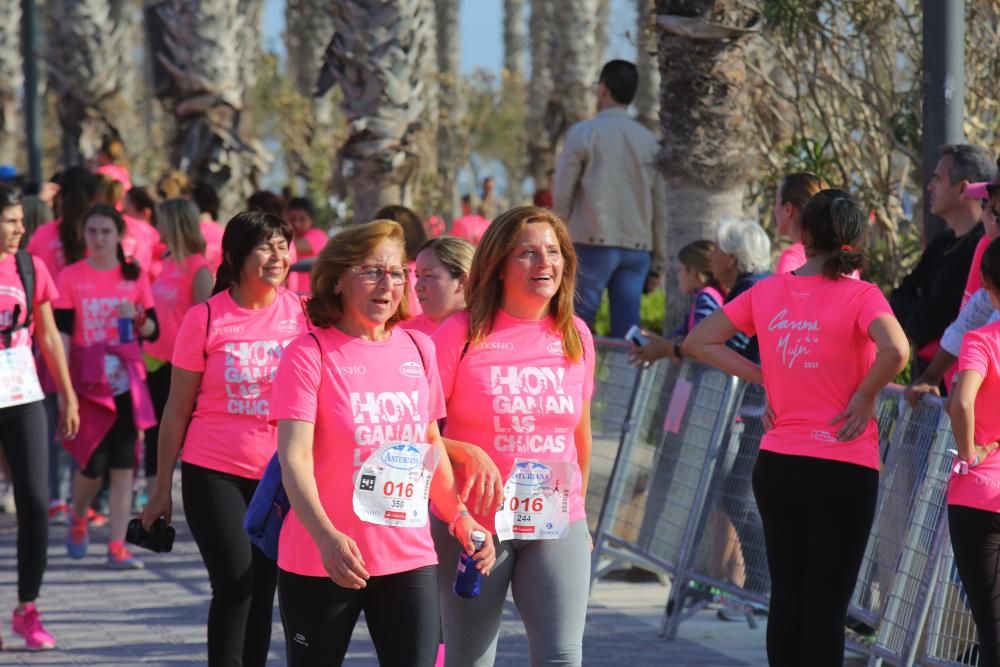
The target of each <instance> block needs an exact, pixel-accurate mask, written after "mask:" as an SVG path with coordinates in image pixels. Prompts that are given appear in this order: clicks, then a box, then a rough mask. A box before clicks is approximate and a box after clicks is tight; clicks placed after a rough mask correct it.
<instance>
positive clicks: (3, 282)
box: [0, 253, 59, 349]
mask: <svg viewBox="0 0 1000 667" xmlns="http://www.w3.org/2000/svg"><path fill="white" fill-rule="evenodd" d="M31 263H32V264H33V265H34V267H35V298H34V301H35V303H34V307H33V309H32V313H31V326H29V327H28V328H27V329H18V330H16V331H14V332H13V333H12V334H11V338H10V346H11V347H12V348H14V347H30V346H31V336H32V335H33V334H34V331H35V321H36V320H37V318H38V310H37V308H38V306H41V305H42V304H43V303H49V302H50V301H55V300H56V299H57V298H59V291H58V290H57V289H56V285H55V282H54V281H53V280H52V276H51V275H49V270H48V269H47V268H45V263H44V262H42V260H40V259H38V258H37V257H32V258H31ZM26 298H27V297H26V295H25V293H24V285H22V284H21V277H20V276H19V275H18V273H17V260H16V259H15V257H14V254H13V253H10V254H8V255H7V256H6V257H4V258H3V259H0V330H3V329H7V328H8V327H9V326H11V324H13V323H14V307H15V306H18V307H19V309H18V314H17V323H18V324H24V320H25V318H26V317H27V313H28V309H27V302H26ZM4 347H5V345H4V338H3V337H2V336H0V349H3V348H4Z"/></svg>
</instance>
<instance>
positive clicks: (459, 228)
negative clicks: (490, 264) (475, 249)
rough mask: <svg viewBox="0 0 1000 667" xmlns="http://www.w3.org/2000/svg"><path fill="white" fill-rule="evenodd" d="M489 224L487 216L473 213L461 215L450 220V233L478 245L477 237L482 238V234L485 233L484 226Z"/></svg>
mask: <svg viewBox="0 0 1000 667" xmlns="http://www.w3.org/2000/svg"><path fill="white" fill-rule="evenodd" d="M489 226H490V221H489V218H484V217H483V216H481V215H474V214H472V215H463V216H462V217H460V218H456V219H455V220H454V222H452V224H451V235H452V236H457V237H458V238H460V239H465V240H466V241H468V242H469V243H471V244H472V245H479V239H481V238H483V234H485V233H486V228H487V227H489Z"/></svg>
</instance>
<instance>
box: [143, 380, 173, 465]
mask: <svg viewBox="0 0 1000 667" xmlns="http://www.w3.org/2000/svg"><path fill="white" fill-rule="evenodd" d="M172 369H173V366H171V365H170V364H163V365H162V366H160V367H159V368H157V369H156V370H155V371H153V372H152V373H148V374H147V375H146V385H147V386H148V387H149V397H150V399H152V401H153V413H154V414H155V415H156V426H153V427H152V428H147V429H146V435H145V436H144V437H143V445H144V446H145V452H144V457H145V464H144V465H143V468H144V470H145V473H146V477H156V452H157V446H156V445H157V441H158V440H159V438H160V422H161V421H162V420H163V408H165V407H166V406H167V397H168V396H170V373H171V371H172Z"/></svg>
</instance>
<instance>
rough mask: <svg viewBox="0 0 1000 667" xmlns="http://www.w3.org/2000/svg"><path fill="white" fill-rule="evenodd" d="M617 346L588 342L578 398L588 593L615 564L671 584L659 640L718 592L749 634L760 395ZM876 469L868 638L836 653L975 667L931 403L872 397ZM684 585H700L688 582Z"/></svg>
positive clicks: (859, 611) (763, 585)
mask: <svg viewBox="0 0 1000 667" xmlns="http://www.w3.org/2000/svg"><path fill="white" fill-rule="evenodd" d="M629 351H630V346H629V345H628V344H626V343H622V342H621V341H607V340H599V341H598V360H597V378H596V384H595V393H594V398H593V401H592V414H591V420H592V427H593V433H594V453H593V457H592V464H591V468H592V472H591V482H590V487H589V491H588V494H587V496H588V497H587V510H588V516H589V519H590V521H591V529H592V531H593V533H594V554H593V561H592V575H593V577H592V584H591V585H592V586H593V585H594V582H596V580H597V579H598V578H599V577H600V576H601V575H602V574H604V573H605V572H607V571H608V570H610V569H612V568H614V567H616V566H617V565H618V564H620V563H622V562H625V563H631V564H637V565H641V566H643V567H646V568H648V569H652V570H656V571H661V572H664V573H666V574H668V575H670V576H671V577H672V579H673V582H672V583H673V585H672V587H671V592H670V595H669V599H668V600H667V603H666V609H665V612H664V617H663V626H662V634H663V635H665V636H666V637H667V638H674V637H675V636H676V633H677V630H678V627H679V625H680V623H681V622H683V621H684V620H685V619H686V618H688V617H690V615H692V614H693V613H695V612H696V611H697V610H698V609H700V608H703V607H704V605H705V604H706V603H707V601H711V598H710V596H709V597H708V598H706V596H705V591H706V590H711V589H718V590H719V591H721V592H723V593H726V594H728V595H730V596H732V597H733V598H734V599H735V600H736V601H737V602H738V603H740V604H742V605H743V606H742V607H741V608H742V609H743V610H744V611H745V612H746V616H747V620H748V621H749V622H750V623H751V625H753V616H752V607H751V606H750V604H749V603H756V605H758V606H759V607H766V605H767V602H768V596H769V591H770V580H769V577H768V571H767V560H766V556H765V553H764V542H763V533H762V530H761V527H760V517H759V515H758V513H757V506H756V502H755V501H754V499H753V497H752V491H751V475H752V470H753V465H754V463H755V461H756V456H757V451H758V449H759V444H760V438H761V437H762V435H763V427H762V422H761V414H762V408H763V401H762V396H761V394H760V392H759V389H758V388H754V387H747V386H745V385H744V384H743V383H741V382H739V381H738V380H737V379H736V378H733V377H731V376H727V375H724V374H722V373H721V372H719V371H717V370H715V369H712V368H708V367H705V366H702V365H699V364H695V363H692V362H685V363H683V364H677V363H673V362H659V363H657V364H654V365H652V366H651V367H649V368H646V369H641V370H640V369H635V368H633V367H632V366H631V365H630V364H629V363H628V353H629ZM876 420H877V421H878V425H879V436H880V438H879V439H880V443H879V444H880V455H881V458H882V461H883V466H882V473H881V476H880V480H879V497H878V502H877V509H876V516H875V521H874V524H873V526H872V534H871V538H870V539H869V542H868V545H867V547H866V551H865V556H864V560H863V562H862V567H861V571H860V573H859V577H858V583H857V586H856V588H855V591H854V594H853V596H852V600H851V606H850V616H851V618H852V620H854V621H856V622H861V623H864V624H867V625H869V626H870V627H871V628H872V629H873V631H874V639H873V640H872V639H867V640H865V641H861V640H859V638H855V639H854V640H853V641H849V642H848V645H849V648H851V649H852V650H854V651H857V652H861V653H863V654H867V655H868V656H869V658H870V664H871V665H879V664H882V663H883V661H885V662H889V663H891V664H896V665H913V664H918V663H917V662H916V661H917V658H920V662H919V664H921V665H935V666H945V665H956V666H957V665H975V664H977V655H978V647H977V646H976V644H975V641H976V639H975V630H974V626H973V624H972V622H971V617H970V615H969V612H968V609H967V607H966V605H965V602H964V597H963V595H962V593H961V586H960V583H959V582H958V579H957V574H956V573H955V569H954V566H953V561H952V558H951V550H950V545H949V542H948V537H947V530H946V515H947V511H946V506H945V495H946V492H947V485H948V479H949V476H950V467H951V464H952V459H951V456H950V455H949V454H947V449H948V448H949V447H952V446H953V439H952V436H951V429H950V421H949V420H948V419H947V418H946V417H945V414H944V411H943V409H942V405H941V401H940V400H939V399H932V398H925V399H924V401H923V402H922V403H921V404H919V405H918V406H917V407H916V408H911V407H910V406H909V405H908V404H907V403H906V402H905V401H904V400H903V397H902V389H901V388H900V387H889V388H887V389H886V390H884V391H883V392H882V393H881V394H880V396H879V401H878V405H877V412H876ZM692 584H700V586H696V587H692Z"/></svg>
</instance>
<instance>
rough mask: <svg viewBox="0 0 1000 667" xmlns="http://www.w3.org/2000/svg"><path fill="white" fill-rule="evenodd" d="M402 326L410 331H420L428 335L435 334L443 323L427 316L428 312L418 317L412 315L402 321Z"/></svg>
mask: <svg viewBox="0 0 1000 667" xmlns="http://www.w3.org/2000/svg"><path fill="white" fill-rule="evenodd" d="M400 326H401V327H403V328H404V329H408V330H409V331H420V332H423V333H425V334H427V335H428V336H433V335H434V332H435V331H437V329H438V327H439V326H441V324H440V323H439V322H435V321H434V320H432V319H431V318H429V317H427V314H426V313H421V314H420V315H418V316H417V317H411V318H410V319H408V320H406V321H405V322H401V323H400Z"/></svg>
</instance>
